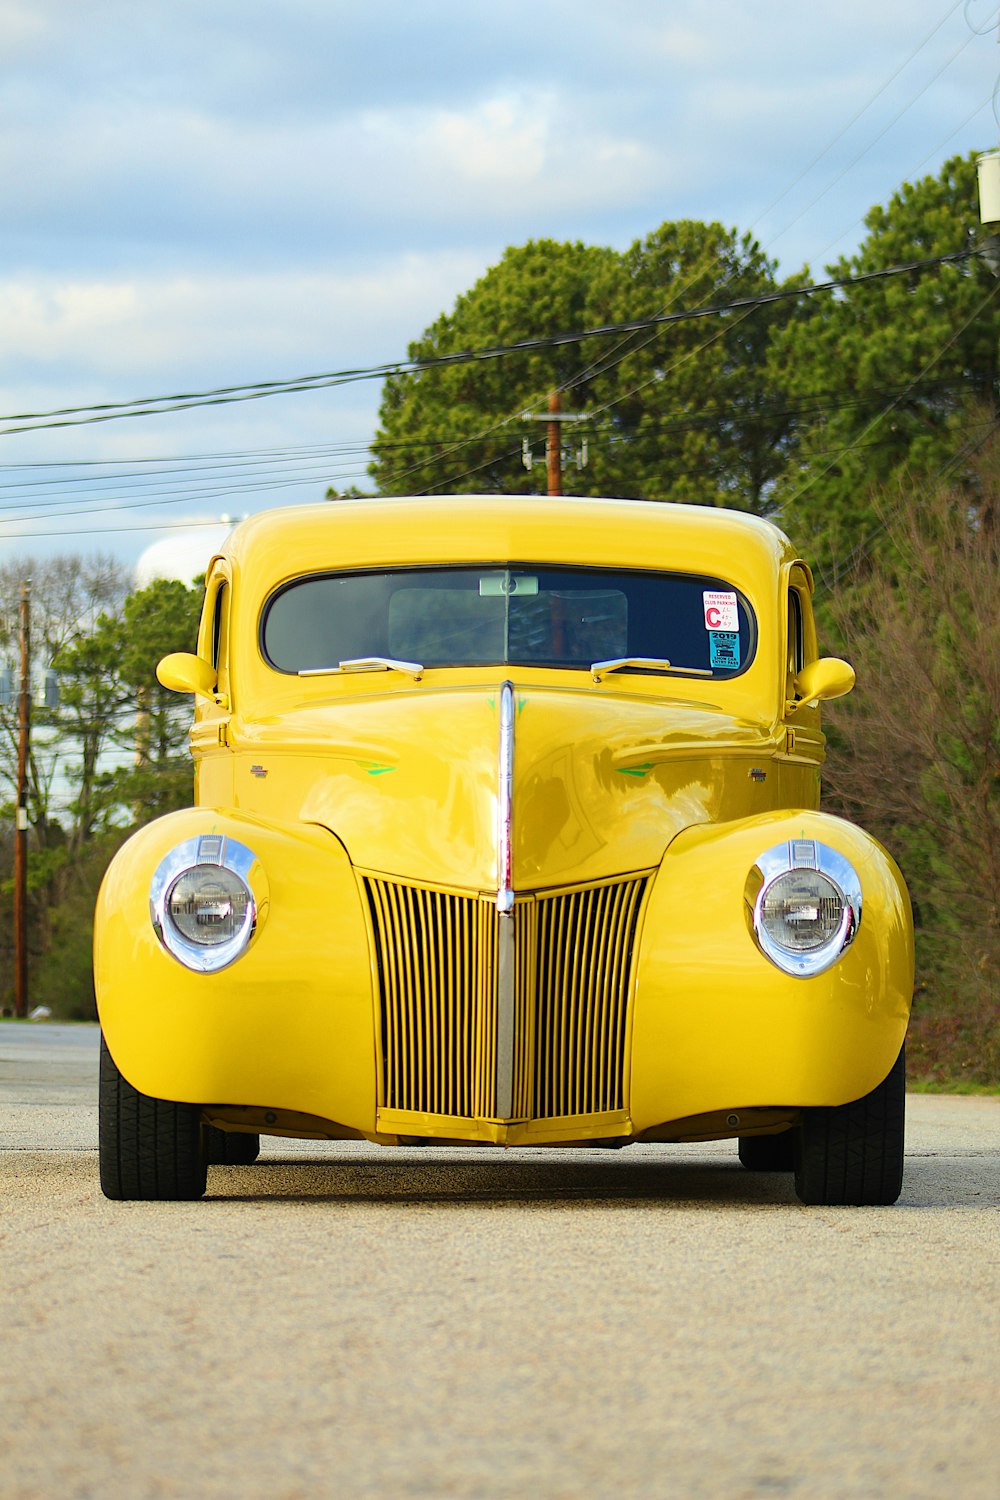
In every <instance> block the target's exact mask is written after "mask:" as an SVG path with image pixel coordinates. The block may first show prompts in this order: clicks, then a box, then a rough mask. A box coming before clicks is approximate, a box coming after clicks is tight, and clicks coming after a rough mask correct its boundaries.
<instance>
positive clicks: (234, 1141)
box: [205, 1125, 260, 1167]
mask: <svg viewBox="0 0 1000 1500" xmlns="http://www.w3.org/2000/svg"><path fill="white" fill-rule="evenodd" d="M205 1155H206V1158H207V1160H208V1164H209V1166H222V1167H249V1166H252V1164H253V1163H254V1162H255V1161H256V1160H257V1158H258V1156H259V1155H260V1136H259V1135H251V1134H250V1132H249V1131H244V1130H220V1129H219V1127H218V1126H217V1125H208V1126H206V1128H205Z"/></svg>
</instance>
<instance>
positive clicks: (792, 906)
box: [747, 839, 861, 978]
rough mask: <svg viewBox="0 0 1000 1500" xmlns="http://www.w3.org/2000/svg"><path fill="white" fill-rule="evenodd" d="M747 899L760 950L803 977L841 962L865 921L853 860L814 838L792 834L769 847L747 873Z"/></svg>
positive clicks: (820, 971)
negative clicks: (793, 835)
mask: <svg viewBox="0 0 1000 1500" xmlns="http://www.w3.org/2000/svg"><path fill="white" fill-rule="evenodd" d="M747 901H748V911H749V910H750V909H751V908H752V912H753V917H752V922H751V926H752V931H753V935H754V938H755V940H756V942H757V946H758V947H759V948H760V950H761V952H762V953H764V954H766V956H767V957H768V958H769V959H770V960H771V962H772V963H773V964H775V965H777V967H778V968H779V969H783V970H784V972H785V973H786V974H795V975H797V976H799V977H800V978H808V977H810V976H811V975H813V974H821V973H822V972H823V970H824V969H828V968H829V967H830V965H831V964H834V963H836V961H837V959H838V958H840V956H841V954H842V953H843V952H844V951H845V950H846V949H847V948H848V947H850V945H851V943H852V942H853V941H854V938H855V936H856V934H857V931H858V925H859V923H860V921H861V882H860V880H859V879H858V875H857V872H856V870H855V869H854V866H853V865H852V864H851V863H850V861H849V860H848V859H846V858H845V857H844V855H842V854H840V853H838V851H837V850H836V849H831V848H830V846H829V845H828V844H821V843H819V842H818V841H817V840H814V839H790V840H789V841H788V842H787V843H784V844H776V845H775V846H774V848H772V849H768V850H766V851H765V852H764V853H763V854H762V855H761V856H760V858H759V859H758V860H757V863H756V865H755V866H754V867H753V869H752V870H751V872H750V875H749V876H748V879H747Z"/></svg>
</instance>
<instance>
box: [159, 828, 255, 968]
mask: <svg viewBox="0 0 1000 1500" xmlns="http://www.w3.org/2000/svg"><path fill="white" fill-rule="evenodd" d="M198 869H205V870H209V869H224V870H226V871H228V872H229V873H230V875H233V876H235V877H236V878H237V880H238V881H239V882H240V884H241V885H242V886H243V887H244V889H245V891H246V893H247V902H246V909H245V911H244V913H243V916H242V920H241V922H240V926H239V930H238V931H237V932H235V933H234V934H233V935H232V937H229V938H226V939H225V940H224V941H223V942H219V943H211V944H208V943H197V942H193V941H192V940H191V939H190V938H188V937H186V936H185V934H184V933H183V932H181V931H180V929H179V928H178V926H177V924H176V923H175V921H174V919H173V917H172V916H171V914H170V908H169V902H170V896H171V893H172V892H173V889H174V887H175V886H176V884H177V882H178V880H180V879H181V877H182V876H183V875H185V874H188V873H189V872H191V871H194V870H198ZM251 871H253V879H252V880H251ZM262 879H263V877H262V873H261V870H260V864H259V862H258V859H257V856H256V855H255V854H254V852H253V850H252V849H248V848H247V846H246V844H241V843H240V842H239V841H238V840H237V839H232V838H229V837H227V836H226V835H225V834H214V833H213V834H201V835H199V836H197V837H195V838H190V839H185V840H184V841H183V843H180V844H177V845H176V847H175V848H173V849H171V850H170V853H169V854H166V855H164V857H163V859H161V860H160V863H159V864H158V865H157V867H156V871H155V873H154V875H153V879H152V882H151V884H150V889H149V916H150V921H151V922H152V924H153V931H154V932H155V933H156V935H157V937H158V938H159V940H160V942H161V943H162V944H163V946H164V948H166V950H167V952H168V953H170V954H172V955H173V957H174V958H176V959H177V961H178V962H179V963H182V964H183V965H184V966H185V968H188V969H194V970H195V971H196V972H197V973H200V974H214V973H217V972H218V971H219V970H220V969H225V968H228V966H229V965H230V964H231V963H235V961H236V960H237V959H238V958H241V957H242V956H243V954H244V953H245V952H246V950H247V949H248V948H249V946H250V944H251V943H252V942H253V939H254V936H255V934H256V932H257V928H258V925H259V921H260V915H261V910H262V908H263V906H264V904H265V903H264V901H263V900H262V892H261V890H260V886H261V884H262Z"/></svg>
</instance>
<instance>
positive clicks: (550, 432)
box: [545, 391, 562, 495]
mask: <svg viewBox="0 0 1000 1500" xmlns="http://www.w3.org/2000/svg"><path fill="white" fill-rule="evenodd" d="M561 417H562V403H561V402H560V400H559V392H558V391H552V392H551V394H550V395H549V422H548V426H547V427H546V429H545V468H546V470H547V473H548V481H549V489H548V493H549V494H550V495H561V494H562V428H561V427H560V425H559V422H560V418H561Z"/></svg>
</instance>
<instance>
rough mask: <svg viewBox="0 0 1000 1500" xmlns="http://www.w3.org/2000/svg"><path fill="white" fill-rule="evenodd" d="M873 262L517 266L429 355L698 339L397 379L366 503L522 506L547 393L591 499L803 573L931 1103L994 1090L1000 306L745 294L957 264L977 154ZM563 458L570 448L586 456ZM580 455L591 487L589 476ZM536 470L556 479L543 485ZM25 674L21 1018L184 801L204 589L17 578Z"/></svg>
mask: <svg viewBox="0 0 1000 1500" xmlns="http://www.w3.org/2000/svg"><path fill="white" fill-rule="evenodd" d="M866 226H867V234H866V236H865V238H864V240H863V241H862V244H861V246H860V248H859V250H858V252H857V254H856V255H854V256H851V257H849V258H846V259H843V260H841V261H839V262H837V263H836V264H835V265H833V266H829V267H827V268H826V277H825V278H823V277H819V276H816V275H814V274H813V273H812V272H810V270H809V268H808V267H806V268H802V270H800V271H798V272H797V273H796V274H795V275H793V276H791V277H789V278H786V279H783V280H779V279H778V277H777V267H776V265H775V264H774V263H773V262H771V261H769V260H768V259H767V257H766V256H765V255H764V254H763V253H762V252H761V250H760V248H759V246H757V244H756V243H755V242H754V241H753V240H751V239H750V237H749V236H747V235H740V234H739V233H738V231H736V230H732V229H724V228H723V227H722V226H721V225H719V224H701V223H694V222H690V221H683V222H679V223H666V224H663V225H661V226H660V227H659V228H658V229H656V230H654V231H652V232H651V233H650V234H649V235H647V236H646V237H645V238H644V239H642V240H641V241H637V242H636V243H635V244H634V245H632V246H631V247H630V248H629V249H627V250H626V251H624V252H621V253H619V252H617V251H613V250H610V249H606V248H601V247H595V246H588V245H583V244H579V243H577V244H560V243H556V242H553V241H535V242H532V243H529V244H528V245H524V246H520V247H511V248H510V249H508V250H507V251H506V252H505V254H504V255H503V257H502V258H501V259H500V261H499V262H498V263H497V265H495V266H494V267H492V268H491V269H490V270H489V271H488V272H487V273H486V275H485V276H484V277H483V278H482V279H481V280H480V281H479V282H478V283H477V284H476V285H475V286H474V287H472V288H471V289H470V290H469V291H468V292H466V293H464V294H463V295H462V296H461V297H459V299H458V301H457V302H456V305H455V307H454V309H453V310H452V311H451V312H449V313H443V314H442V315H441V316H440V317H439V318H438V319H437V320H436V321H435V322H434V323H433V324H432V326H431V327H430V328H428V329H427V330H426V331H425V332H424V334H423V335H422V336H421V337H420V338H418V339H417V340H416V341H415V342H414V343H413V344H411V346H410V350H409V353H410V355H411V357H413V358H427V357H429V356H436V355H442V354H448V353H453V352H457V351H460V350H467V349H472V348H484V347H494V346H497V345H501V344H503V345H506V344H515V343H518V342H519V341H522V340H525V339H530V338H533V337H537V336H538V335H540V334H555V333H561V332H565V331H568V330H574V329H582V328H587V327H592V328H593V327H603V326H606V325H608V324H611V323H621V322H625V321H630V320H638V319H642V318H648V317H651V316H655V315H659V314H661V313H664V312H670V311H674V310H677V311H680V310H682V309H691V308H706V309H708V308H712V307H716V306H722V305H723V304H730V303H732V302H734V301H743V302H744V305H743V306H741V307H737V308H733V309H732V310H730V311H728V312H723V313H719V314H713V315H711V316H707V315H706V317H705V318H704V319H697V320H692V321H685V322H681V323H676V324H667V325H665V326H662V327H659V328H656V329H654V330H649V329H646V330H644V331H642V332H637V333H634V334H629V335H625V336H623V335H620V334H617V335H611V334H608V335H602V336H600V337H597V338H593V339H588V340H586V341H583V342H568V343H566V344H563V345H560V346H558V347H557V348H546V349H534V350H522V351H520V352H518V353H516V354H512V355H509V356H506V357H504V358H497V359H490V360H484V361H478V362H474V363H463V364H456V365H452V366H448V365H445V366H443V367H437V368H435V369H428V370H424V371H420V372H418V373H410V374H404V375H398V376H393V377H392V378H390V379H389V380H387V381H386V384H385V388H384V393H383V400H382V407H381V414H380V425H379V429H378V432H377V434H376V439H375V442H374V445H373V455H374V458H373V465H372V474H373V478H374V483H375V489H376V492H377V493H382V494H394V493H396V494H398V493H413V492H421V491H424V490H430V491H434V492H442V491H452V492H460V491H473V492H483V491H486V492H508V491H513V492H521V493H530V492H537V491H538V490H539V489H544V487H545V486H544V480H543V479H540V476H539V473H538V471H535V472H533V473H532V472H530V471H529V470H528V469H527V468H526V467H525V465H524V455H525V448H526V447H527V450H528V452H529V453H531V454H532V455H533V457H534V460H535V462H541V463H542V464H543V465H544V459H543V456H542V455H543V449H544V431H545V427H544V420H543V419H542V417H541V416H540V415H539V414H540V413H544V411H545V408H546V401H547V398H548V397H549V396H550V395H551V394H552V393H553V392H556V393H558V397H559V400H560V403H561V406H562V409H563V411H565V412H569V413H573V414H574V415H575V416H577V417H579V418H581V419H582V420H580V421H579V422H574V423H573V439H572V446H573V448H574V450H575V452H570V453H568V454H567V458H566V466H565V470H564V488H565V490H566V492H567V493H574V494H608V495H623V496H628V495H636V496H642V497H644V498H646V499H649V500H651V501H685V502H688V503H696V504H705V505H729V506H734V507H736V508H738V509H742V510H747V511H751V512H753V513H755V514H759V515H766V516H770V517H772V518H773V519H775V520H776V521H778V523H779V524H780V525H782V526H783V527H784V529H785V530H786V531H787V532H788V533H789V535H790V536H792V537H793V538H794V539H795V541H796V543H797V545H798V546H799V547H800V548H801V551H802V555H803V556H805V557H806V558H807V559H808V560H809V561H810V562H811V563H812V564H813V566H814V569H815V572H816V577H817V606H818V612H819V617H820V622H821V627H822V630H823V636H824V646H825V649H827V650H828V651H837V652H839V653H840V654H842V655H844V656H846V657H848V658H849V659H850V660H851V661H852V662H853V663H854V665H855V666H856V668H857V672H858V687H857V689H856V690H855V692H854V693H853V694H852V695H851V696H850V697H849V698H847V699H845V700H843V701H842V702H840V703H836V704H834V705H831V706H830V708H829V709H828V711H827V715H826V723H827V727H828V730H829V734H830V744H829V755H828V761H827V765H826V768H825V775H824V798H825V805H826V806H827V807H828V808H830V809H831V810H833V811H839V812H841V813H843V815H844V816H846V817H849V818H851V819H852V820H854V821H857V822H859V823H861V824H862V825H864V826H865V827H866V828H868V829H869V830H871V831H872V832H873V833H874V834H875V835H876V836H877V837H879V838H881V839H882V841H883V842H884V843H885V844H886V846H887V847H888V848H889V849H890V850H891V851H892V853H893V854H894V855H895V856H896V858H897V860H898V861H899V863H900V865H901V866H902V869H903V872H904V874H905V876H906V878H907V882H908V884H909V888H910V891H911V893H912V896H913V900H914V906H915V916H916V925H917V991H916V1002H915V1011H914V1020H913V1026H912V1030H911V1037H910V1043H909V1062H910V1072H911V1077H912V1079H913V1081H914V1082H915V1083H916V1084H917V1086H923V1087H948V1088H1000V1023H998V1001H1000V989H998V972H1000V439H998V438H997V436H996V434H997V431H998V428H1000V298H998V289H1000V280H998V279H997V277H996V276H995V275H994V274H993V272H992V271H991V270H990V268H989V266H988V265H987V264H986V262H985V260H984V259H983V258H982V257H974V258H971V259H967V260H963V261H960V262H958V263H956V264H948V265H943V266H936V267H934V268H932V269H929V270H928V269H924V270H914V271H912V272H908V273H907V274H906V275H896V276H892V277H886V278H885V279H876V280H871V281H867V282H864V283H861V284H854V285H850V284H846V285H840V286H839V287H838V289H837V290H834V291H831V292H825V293H823V294H821V295H817V296H813V297H810V298H802V299H797V298H789V299H786V300H779V301H775V302H771V303H765V304H762V305H758V306H748V305H746V299H753V298H756V297H759V296H762V295H764V296H766V295H768V294H770V293H772V292H780V291H782V290H784V289H787V288H789V287H793V286H802V285H805V284H807V283H809V282H811V281H815V280H820V279H830V280H833V281H836V282H838V283H848V282H849V281H850V279H851V278H852V277H857V276H858V275H861V274H866V273H870V272H877V271H881V270H884V269H886V268H889V267H892V266H895V265H900V264H904V263H905V264H909V263H910V262H917V261H924V260H928V259H931V258H934V257H938V256H942V255H952V254H955V253H957V252H961V251H964V250H968V249H969V248H970V245H972V244H973V243H974V236H975V235H976V234H977V233H978V232H979V225H978V200H977V192H976V174H975V162H974V157H972V156H970V157H968V158H955V159H954V160H952V161H950V162H948V163H947V164H946V165H945V167H944V168H943V169H942V171H941V172H940V173H939V174H938V176H937V177H933V178H925V179H924V180H922V181H921V182H918V183H916V184H904V185H903V186H902V187H901V188H900V189H899V190H898V192H896V193H895V194H894V195H893V196H892V198H891V199H890V201H889V202H888V204H887V205H885V206H880V207H876V208H874V209H872V211H871V212H870V214H869V215H868V217H867V219H866ZM569 446H570V441H569V435H568V428H567V447H569ZM577 457H578V458H579V461H580V465H581V466H580V467H577V466H576V458H577ZM543 472H544V468H543ZM29 572H30V573H31V575H32V577H33V580H34V582H33V588H34V609H35V622H36V623H35V626H34V631H35V648H36V651H35V655H36V661H42V660H44V662H45V663H46V664H51V665H52V667H53V668H54V669H55V670H56V671H57V672H58V674H59V680H60V694H61V696H60V702H59V705H58V707H50V708H48V709H45V708H41V707H39V708H36V709H35V711H34V713H35V729H34V736H33V747H34V748H33V759H32V765H31V770H30V788H29V817H30V824H31V861H30V869H31V914H30V926H31V935H30V949H31V976H32V978H31V987H32V1004H45V1005H47V1006H49V1007H50V1008H51V1009H52V1011H53V1013H54V1014H55V1015H57V1016H63V1017H78V1018H85V1017H90V1016H92V1015H93V1014H94V1008H93V987H92V982H91V976H90V963H89V950H90V921H91V912H92V909H93V902H94V897H95V895H96V891H97V886H98V884H99V882H100V878H101V874H102V872H103V870H104V868H105V866H106V864H107V862H108V860H109V858H110V857H111V854H112V853H113V852H114V850H115V848H116V847H117V846H118V844H119V843H120V842H121V841H122V840H123V839H124V838H125V837H127V835H128V833H129V831H130V830H131V829H132V828H133V827H135V826H138V824H139V823H141V822H143V821H146V820H147V819H148V818H150V817H153V816H156V815H158V814H159V813H161V812H164V811H167V810H168V809H170V808H172V807H177V806H182V805H184V803H185V802H186V801H187V800H189V798H190V783H191V771H190V762H189V760H188V757H187V753H186V748H185V736H186V729H187V723H188V718H189V713H190V706H189V704H188V703H187V701H186V700H183V699H180V698H178V697H176V696H175V695H171V694H167V693H165V692H164V691H163V690H162V689H160V688H159V686H158V684H157V683H156V680H155V676H154V669H155V663H156V661H157V660H158V659H159V657H160V656H162V655H164V654H165V653H166V652H168V651H173V650H189V649H192V647H193V644H194V636H195V628H196V620H197V613H198V608H199V604H200V597H201V594H200V590H199V589H198V588H185V587H184V586H183V585H181V584H171V583H158V584H154V585H153V586H152V588H149V589H145V590H142V591H139V592H135V591H132V590H131V589H130V587H129V580H128V578H127V577H126V576H125V575H124V574H123V572H122V570H121V569H120V568H119V567H117V566H116V565H114V564H113V563H110V562H108V561H106V560H103V561H102V560H100V559H96V560H83V559H80V558H65V559H62V560H60V561H58V562H56V563H52V564H47V565H45V566H33V565H25V566H24V567H20V568H17V569H13V568H7V569H5V570H4V569H0V665H3V660H4V659H5V660H6V661H7V663H8V664H11V663H13V661H14V649H13V645H14V628H15V622H16V612H17V598H18V594H19V590H20V584H21V580H22V577H23V576H24V575H25V574H27V573H29ZM15 751H16V709H15V705H13V704H12V703H11V702H0V1006H2V1007H9V1005H10V1003H11V982H10V978H9V976H10V974H11V969H12V964H11V947H10V939H11V931H12V921H11V880H10V878H9V877H10V871H11V850H12V839H13V828H14V808H13V801H12V791H13V785H14V767H15V764H16V753H15Z"/></svg>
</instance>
